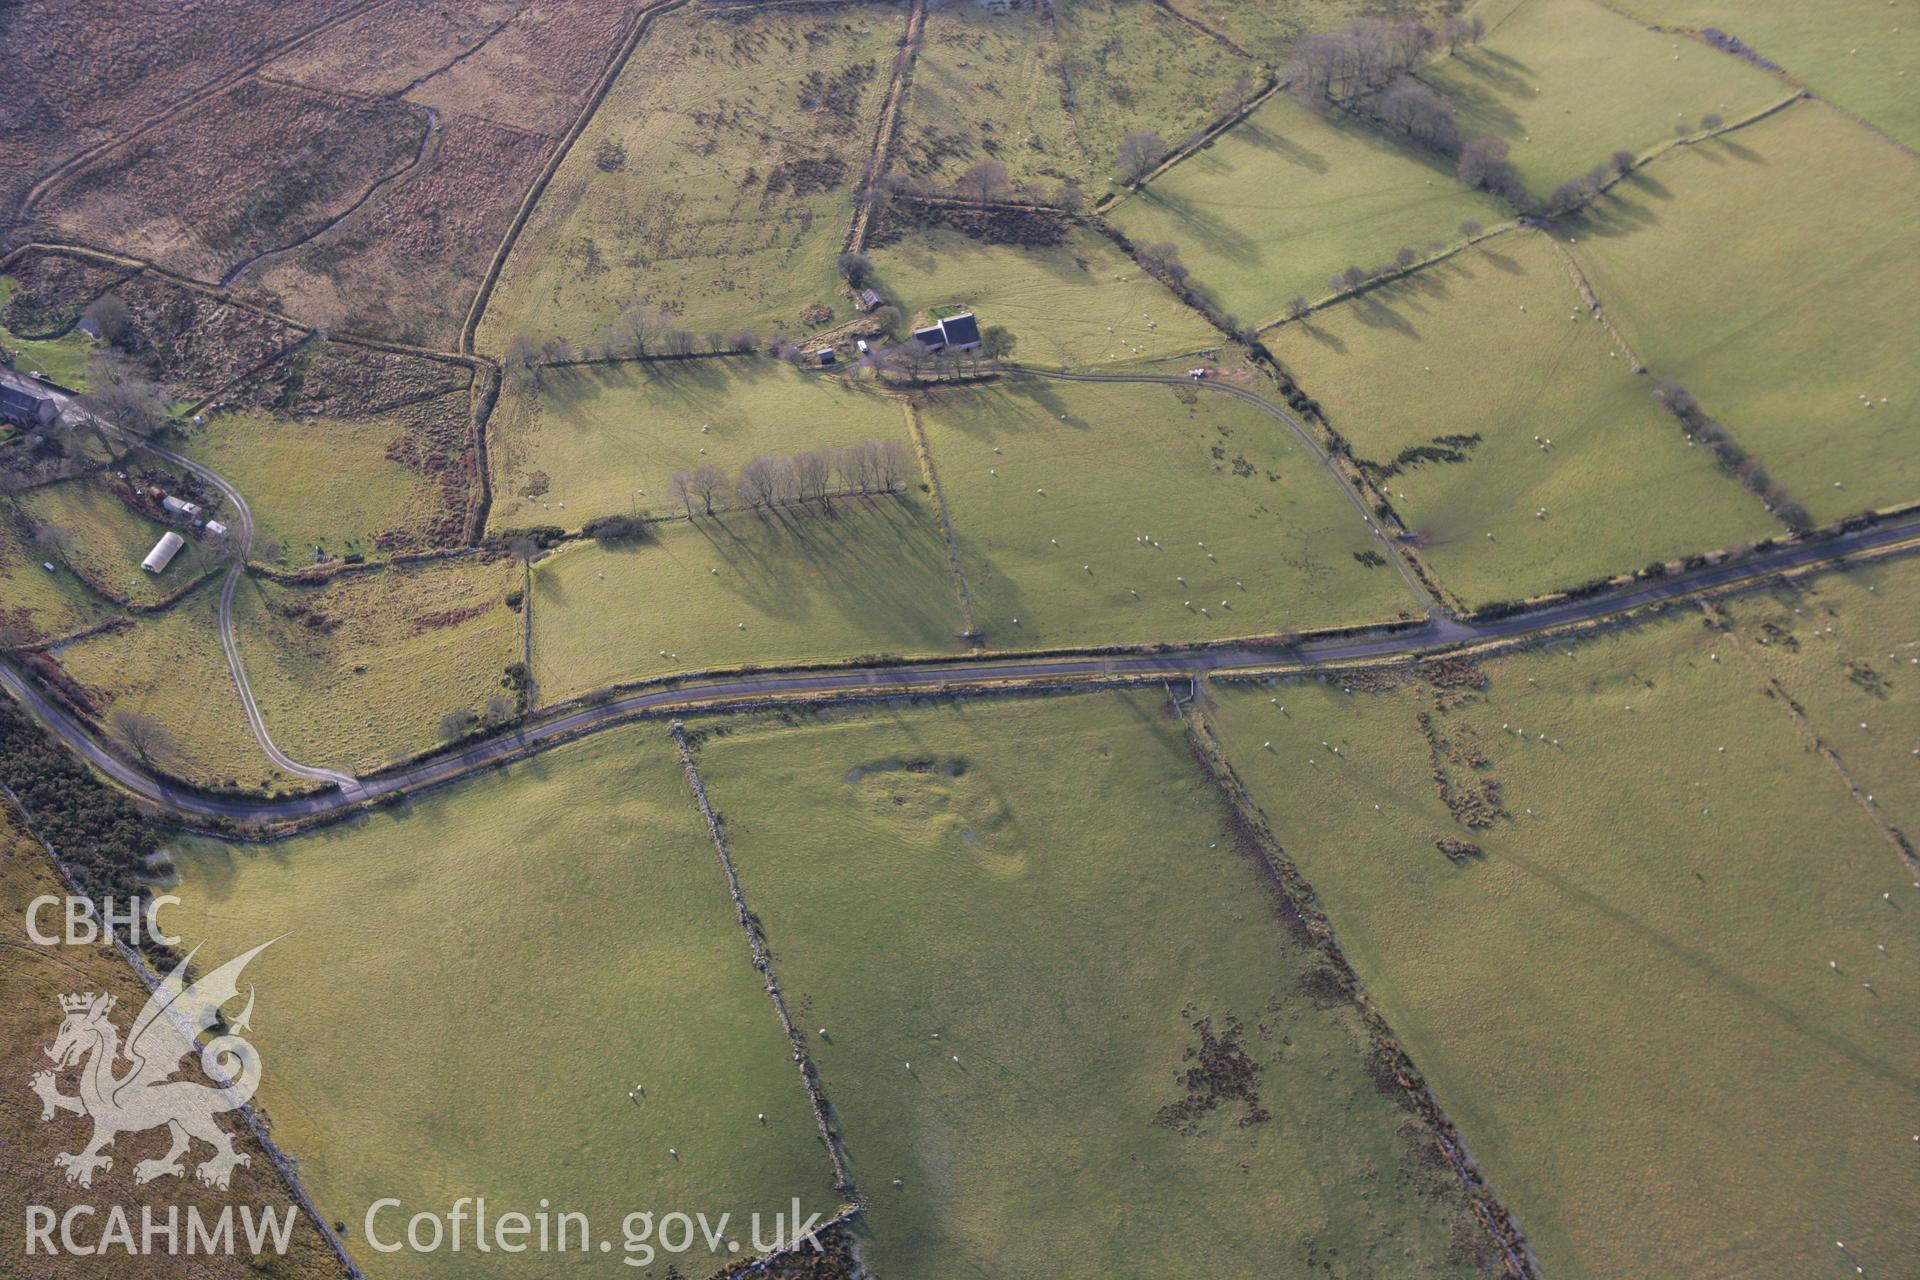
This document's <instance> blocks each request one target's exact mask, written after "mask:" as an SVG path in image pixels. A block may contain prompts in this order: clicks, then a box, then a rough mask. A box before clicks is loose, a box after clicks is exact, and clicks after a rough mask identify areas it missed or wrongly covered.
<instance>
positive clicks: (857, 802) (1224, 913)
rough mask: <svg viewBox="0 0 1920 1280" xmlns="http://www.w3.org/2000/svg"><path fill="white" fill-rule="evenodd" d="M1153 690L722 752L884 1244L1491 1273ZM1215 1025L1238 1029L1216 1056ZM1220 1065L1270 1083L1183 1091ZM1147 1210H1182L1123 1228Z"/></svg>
mask: <svg viewBox="0 0 1920 1280" xmlns="http://www.w3.org/2000/svg"><path fill="white" fill-rule="evenodd" d="M1163 706H1164V700H1162V699H1158V698H1153V697H1141V698H1139V699H1133V698H1129V697H1123V696H1122V695H1117V694H1116V695H1101V696H1098V697H1086V698H1075V699H1072V700H1070V701H1068V700H1051V701H1023V702H1003V703H996V704H992V705H987V704H972V705H970V706H964V707H963V706H947V707H942V708H938V709H914V710H910V711H898V710H888V711H882V712H878V713H875V714H873V715H863V716H853V715H847V714H842V715H827V716H820V717H813V718H810V720H809V721H808V722H807V723H804V724H801V725H776V724H773V723H770V722H761V723H759V724H757V725H753V726H752V727H750V728H742V729H730V730H729V731H726V732H725V734H724V736H719V737H717V738H716V739H715V740H712V741H709V742H708V743H707V744H705V745H703V746H702V748H701V749H700V753H699V761H700V767H701V770H702V773H703V775H704V776H705V778H706V782H707V787H708V794H709V796H710V797H711V799H712V801H713V803H714V804H715V806H716V807H717V808H718V809H719V810H720V811H721V812H722V813H723V814H724V815H725V816H726V820H727V825H726V830H727V833H728V838H729V841H730V844H731V847H732V851H733V856H734V860H735V862H736V863H737V864H738V866H739V868H740V878H741V884H742V887H743V889H744V890H745V893H746V897H747V903H748V906H749V907H751V908H752V909H753V910H754V911H755V913H756V914H757V915H759V917H760V918H761V920H762V922H763V924H764V925H765V927H766V930H767V934H768V940H769V943H770V945H771V946H772V948H773V953H774V964H775V972H776V973H777V975H778V976H779V979H780V982H781V984H782V986H783V987H784V989H785V990H786V992H787V998H788V1000H789V1001H793V1002H797V1003H798V1004H799V1005H801V1006H802V1007H804V1008H805V1009H806V1015H805V1018H804V1022H803V1025H804V1027H805V1029H806V1034H807V1036H808V1039H809V1040H810V1042H811V1046H810V1047H811V1052H812V1054H813V1055H814V1061H815V1064H816V1065H817V1066H818V1068H819V1070H820V1072H821V1075H822V1078H823V1081H824V1084H825V1088H826V1091H827V1096H828V1097H829V1098H830V1099H831V1100H832V1102H833V1106H834V1109H835V1111H836V1113H837V1114H838V1116H839V1119H840V1122H841V1124H842V1126H843V1130H844V1132H845V1134H846V1144H847V1150H848V1153H849V1156H850V1158H851V1161H852V1165H853V1171H854V1176H855V1178H856V1179H857V1180H858V1181H859V1183H860V1186H861V1188H862V1190H863V1191H864V1192H865V1193H866V1195H867V1196H868V1198H869V1199H870V1201H871V1205H872V1207H871V1208H870V1209H869V1210H868V1212H867V1214H866V1217H865V1220H864V1225H865V1227H866V1229H867V1232H868V1233H869V1234H868V1236H867V1239H866V1240H865V1242H864V1243H863V1253H864V1255H865V1257H866V1260H867V1261H868V1262H869V1264H870V1265H871V1266H872V1267H873V1268H874V1270H875V1271H877V1272H880V1273H882V1274H885V1275H889V1276H902V1277H906V1276H950V1275H974V1274H978V1275H987V1274H992V1275H1025V1276H1042V1275H1045V1276H1113V1275H1184V1274H1199V1273H1201V1272H1204V1274H1206V1275H1209V1276H1240V1275H1247V1276H1252V1275H1262V1276H1266V1275H1276V1274H1288V1275H1305V1274H1308V1273H1309V1272H1312V1273H1314V1274H1320V1273H1321V1271H1322V1267H1323V1266H1324V1267H1325V1268H1326V1274H1334V1275H1346V1276H1361V1275H1365V1276H1376V1277H1387V1276H1403V1275H1404V1276H1414V1275H1418V1276H1442V1275H1470V1274H1486V1275H1491V1274H1494V1272H1495V1270H1496V1268H1494V1267H1493V1266H1492V1265H1491V1261H1490V1260H1486V1263H1487V1264H1486V1265H1483V1266H1481V1267H1478V1268H1476V1267H1475V1266H1474V1265H1473V1263H1472V1262H1471V1261H1469V1260H1468V1258H1466V1257H1462V1256H1461V1254H1460V1252H1459V1250H1460V1248H1461V1247H1462V1246H1464V1247H1465V1248H1467V1249H1473V1248H1474V1247H1475V1246H1476V1245H1477V1246H1480V1247H1483V1248H1484V1246H1485V1237H1484V1236H1480V1237H1479V1238H1478V1239H1477V1240H1476V1238H1475V1237H1476V1234H1477V1228H1476V1227H1475V1226H1474V1224H1473V1221H1472V1218H1471V1216H1470V1211H1469V1210H1467V1209H1466V1207H1465V1205H1464V1203H1463V1199H1462V1196H1461V1193H1460V1189H1459V1185H1458V1183H1457V1182H1454V1181H1452V1179H1451V1175H1450V1174H1449V1173H1448V1172H1447V1171H1446V1169H1445V1167H1444V1165H1441V1164H1440V1162H1439V1161H1438V1160H1437V1159H1435V1158H1434V1148H1433V1145H1432V1140H1431V1138H1430V1137H1429V1136H1428V1135H1427V1134H1426V1133H1424V1132H1423V1131H1422V1130H1421V1128H1420V1126H1419V1125H1418V1124H1417V1122H1415V1121H1414V1120H1413V1119H1412V1117H1411V1116H1410V1114H1409V1113H1408V1111H1407V1110H1406V1109H1405V1107H1404V1104H1403V1103H1402V1102H1401V1098H1402V1097H1403V1095H1400V1094H1399V1093H1398V1092H1397V1091H1395V1090H1393V1089H1391V1088H1388V1089H1387V1090H1384V1091H1383V1090H1381V1089H1380V1088H1378V1087H1376V1085H1375V1082H1374V1080H1373V1078H1372V1076H1371V1075H1370V1074H1369V1066H1368V1058H1369V1052H1370V1049H1369V1045H1368V1042H1367V1034H1366V1031H1365V1029H1364V1027H1363V1026H1362V1025H1361V1023H1360V1022H1359V1020H1358V1018H1357V1017H1356V1016H1355V1014H1354V1010H1353V1008H1352V1006H1351V1005H1348V1004H1345V1003H1343V1002H1341V1001H1339V1000H1337V999H1329V998H1327V997H1325V996H1319V997H1316V996H1315V995H1313V994H1311V992H1312V991H1313V990H1315V986H1314V984H1315V981H1316V970H1317V967H1318V964H1319V961H1318V959H1317V957H1316V956H1315V955H1314V953H1313V952H1311V951H1309V950H1307V949H1306V948H1304V947H1303V946H1302V945H1301V944H1300V942H1299V941H1297V939H1296V935H1294V934H1292V933H1290V932H1289V931H1288V929H1287V926H1286V924H1285V923H1284V922H1283V920H1281V919H1277V918H1276V914H1277V912H1278V911H1279V909H1280V908H1279V907H1278V904H1277V903H1276V901H1275V899H1274V897H1273V896H1272V891H1271V889H1270V888H1269V886H1268V885H1267V884H1265V883H1263V881H1262V879H1261V877H1260V874H1259V873H1258V871H1257V870H1256V864H1255V863H1254V862H1253V861H1252V860H1251V858H1250V857H1249V856H1248V854H1247V853H1246V852H1245V851H1243V850H1242V849H1241V847H1240V846H1239V845H1238V844H1237V843H1236V840H1235V834H1234V830H1233V828H1232V827H1231V826H1230V820H1229V818H1228V815H1227V813H1226V812H1225V809H1224V807H1223V805H1222V804H1221V801H1220V799H1219V794H1218V792H1217V791H1216V790H1215V789H1214V788H1213V786H1212V784H1211V783H1210V782H1208V781H1207V780H1205V779H1204V777H1203V776H1202V775H1201V774H1200V773H1199V772H1198V770H1197V769H1196V768H1195V765H1194V762H1193V758H1192V756H1191V754H1190V753H1189V751H1188V749H1187V745H1186V742H1185V740H1184V737H1183V735H1182V733H1181V729H1180V725H1179V723H1178V722H1177V721H1173V720H1169V719H1167V718H1166V717H1165V715H1164V714H1163V710H1162V708H1163ZM1039 742H1044V743H1046V744H1047V748H1046V767H1045V768H1043V769H1041V768H1035V761H1034V758H1033V754H1032V752H1033V744H1035V743H1039ZM1320 976H1324V975H1320ZM1203 1024H1205V1025H1206V1027H1207V1029H1208V1030H1210V1031H1211V1033H1212V1035H1213V1036H1214V1037H1216V1038H1217V1040H1218V1041H1221V1042H1224V1043H1225V1045H1226V1046H1229V1047H1224V1048H1222V1047H1218V1046H1216V1049H1215V1051H1214V1052H1212V1053H1207V1054H1205V1055H1204V1056H1200V1057H1198V1058H1196V1054H1199V1053H1200V1052H1201V1049H1202V1044H1203V1039H1202V1030H1201V1028H1202V1025H1203ZM815 1028H824V1029H825V1031H826V1035H825V1036H820V1035H817V1034H815ZM936 1037H937V1038H936ZM956 1058H957V1061H956ZM1229 1063H1234V1064H1235V1065H1237V1066H1238V1067H1239V1069H1240V1070H1241V1071H1243V1072H1244V1073H1245V1074H1244V1075H1242V1076H1240V1077H1238V1078H1240V1079H1243V1080H1244V1081H1245V1082H1246V1084H1247V1085H1248V1086H1249V1087H1250V1092H1251V1093H1252V1095H1253V1096H1252V1097H1245V1096H1242V1097H1234V1096H1227V1095H1225V1094H1223V1093H1222V1092H1220V1091H1218V1090H1217V1088H1210V1087H1209V1086H1208V1085H1207V1084H1204V1083H1196V1082H1195V1081H1193V1080H1190V1079H1189V1078H1188V1073H1189V1072H1190V1071H1191V1072H1194V1073H1195V1074H1197V1075H1201V1076H1203V1078H1204V1076H1205V1074H1206V1073H1208V1072H1213V1073H1215V1074H1214V1076H1213V1079H1214V1080H1215V1081H1216V1083H1217V1084H1218V1083H1224V1081H1225V1080H1226V1079H1227V1078H1229V1072H1231V1071H1232V1067H1231V1066H1229V1065H1228V1064H1229ZM909 1064H910V1066H911V1070H909V1069H908V1065H909ZM1183 1101H1185V1102H1186V1103H1187V1104H1188V1106H1189V1108H1190V1109H1189V1110H1188V1112H1187V1113H1186V1114H1185V1115H1178V1114H1172V1115H1170V1114H1169V1109H1178V1108H1180V1107H1181V1104H1182V1103H1183ZM895 1179H899V1180H900V1183H901V1185H898V1186H896V1185H895ZM1148 1220H1151V1221H1155V1222H1159V1223H1162V1224H1178V1229H1164V1230H1153V1231H1147V1232H1139V1233H1135V1232H1127V1231H1117V1230H1116V1229H1115V1227H1116V1224H1119V1223H1124V1222H1128V1221H1142V1222H1144V1221H1148ZM1256 1222H1257V1223H1259V1224H1261V1225H1260V1228H1259V1229H1258V1230H1257V1231H1249V1230H1247V1225H1248V1224H1249V1223H1256ZM1196 1268H1197V1270H1196Z"/></svg>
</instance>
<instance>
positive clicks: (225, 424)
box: [191, 413, 433, 564]
mask: <svg viewBox="0 0 1920 1280" xmlns="http://www.w3.org/2000/svg"><path fill="white" fill-rule="evenodd" d="M393 434H394V431H393V424H391V423H383V422H378V421H374V422H326V421H315V420H306V421H301V422H278V421H275V420H274V419H273V418H272V417H271V416H270V415H267V414H261V413H244V414H221V415H220V416H219V417H216V418H214V419H212V420H211V421H210V422H209V424H208V425H207V427H206V428H204V429H203V430H200V431H197V432H196V433H195V435H194V442H193V448H192V450H191V452H192V454H193V456H194V457H196V458H198V459H199V460H200V461H202V462H204V463H206V464H207V465H208V466H210V467H212V468H214V470H216V471H218V472H219V473H220V474H221V475H223V476H225V477H226V478H227V479H228V480H230V481H232V482H233V483H234V484H235V485H237V486H238V487H239V489H240V491H241V492H242V493H245V494H246V495H247V501H248V503H249V505H251V506H252V507H253V510H254V514H255V517H256V519H257V520H258V522H259V527H260V531H261V532H262V533H264V534H266V535H267V536H268V537H269V538H272V539H274V540H275V541H276V542H278V543H279V544H280V545H281V546H282V548H283V549H286V550H288V551H290V552H291V553H292V556H293V561H294V563H296V564H300V563H304V562H305V561H306V559H307V556H306V555H305V554H304V553H306V552H307V551H309V550H311V549H312V548H313V547H314V546H315V545H316V544H321V545H324V546H326V547H327V548H328V549H329V550H330V551H333V552H336V553H338V552H366V551H369V550H371V549H372V548H373V543H374V538H375V536H376V535H377V534H378V533H379V532H380V531H382V530H384V529H386V528H388V527H390V526H391V525H392V524H393V523H394V522H395V521H396V519H400V518H403V516H404V513H405V512H406V510H407V508H408V507H409V506H411V505H413V504H414V503H415V502H416V501H425V502H430V501H431V500H432V497H433V490H432V488H431V487H430V486H427V485H425V484H423V483H422V482H421V481H420V478H419V477H418V476H416V475H415V474H414V473H413V472H411V471H409V470H407V468H406V467H404V466H401V465H400V464H399V463H397V462H394V461H392V460H391V459H389V458H388V457H387V456H386V452H385V451H386V447H387V445H388V443H389V442H390V441H391V440H392V438H393Z"/></svg>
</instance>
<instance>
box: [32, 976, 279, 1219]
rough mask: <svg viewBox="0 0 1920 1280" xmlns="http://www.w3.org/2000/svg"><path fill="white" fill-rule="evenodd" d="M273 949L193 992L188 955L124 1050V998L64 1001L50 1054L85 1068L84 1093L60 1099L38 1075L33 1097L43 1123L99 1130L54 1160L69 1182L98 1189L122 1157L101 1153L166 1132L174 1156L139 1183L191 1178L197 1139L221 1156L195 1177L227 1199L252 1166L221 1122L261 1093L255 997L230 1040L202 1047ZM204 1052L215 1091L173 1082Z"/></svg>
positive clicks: (44, 1075)
mask: <svg viewBox="0 0 1920 1280" xmlns="http://www.w3.org/2000/svg"><path fill="white" fill-rule="evenodd" d="M275 941H277V939H276V940H275ZM272 945H273V943H272V942H263V943H261V944H260V945H259V946H257V947H255V948H254V949H253V950H251V951H249V952H246V953H245V954H244V955H239V956H236V957H234V958H233V959H231V960H229V961H227V962H226V963H225V964H223V965H221V966H220V967H219V968H218V969H215V970H214V971H213V972H211V973H209V974H207V975H206V976H205V977H203V978H201V979H200V980H199V981H197V982H194V983H192V984H190V985H189V984H188V982H187V979H186V971H187V965H188V963H189V962H190V961H191V960H192V959H193V953H192V952H189V953H188V955H187V957H186V959H184V960H182V961H181V962H180V963H179V964H178V965H177V966H175V968H174V970H173V972H172V973H170V974H168V975H167V979H166V981H165V982H162V983H161V984H160V986H159V987H158V988H157V989H155V991H154V992H153V994H152V995H151V996H149V997H148V999H147V1004H146V1007H145V1008H143V1009H142V1010H141V1011H140V1016H139V1017H137V1018H135V1019H134V1020H133V1029H132V1031H131V1032H129V1033H128V1035H127V1039H126V1043H125V1045H122V1044H121V1041H120V1028H119V1027H117V1026H115V1025H114V1024H113V1022H112V1020H111V1019H110V1018H109V1017H108V1015H109V1014H110V1013H112V1012H113V1007H114V1005H115V1003H117V1001H116V999H115V997H113V996H109V995H94V994H93V993H91V992H88V993H87V994H84V995H66V996H61V997H60V1011H61V1013H62V1014H64V1015H65V1018H64V1020H63V1021H62V1022H61V1024H60V1034H59V1035H57V1036H55V1037H54V1039H53V1043H52V1044H51V1045H49V1046H47V1049H46V1054H47V1057H49V1058H51V1059H52V1060H53V1062H54V1065H55V1067H57V1068H59V1069H61V1070H65V1069H67V1068H70V1067H75V1066H78V1067H79V1068H80V1092H79V1093H78V1094H74V1095H68V1094H63V1093H61V1092H59V1091H58V1089H57V1088H56V1085H55V1076H54V1073H53V1072H52V1071H41V1072H37V1073H35V1075H34V1077H33V1091H34V1092H35V1093H37V1094H38V1095H40V1104H41V1109H40V1119H41V1120H42V1121H47V1120H51V1119H53V1118H54V1115H55V1113H56V1112H61V1111H70V1112H72V1113H74V1114H75V1115H84V1116H87V1117H90V1118H91V1119H92V1120H93V1140H92V1141H91V1142H89V1143H87V1145H86V1146H85V1147H84V1148H82V1149H81V1150H80V1151H79V1152H68V1153H63V1154H61V1155H57V1156H55V1157H54V1158H53V1162H54V1163H55V1164H56V1165H59V1166H60V1167H62V1168H64V1169H65V1170H66V1171H67V1181H68V1182H73V1183H78V1184H79V1185H80V1186H83V1187H91V1186H92V1185H93V1175H94V1173H95V1171H96V1170H107V1169H111V1168H113V1157H112V1156H109V1155H104V1154H102V1153H103V1152H104V1151H105V1149H106V1148H108V1147H110V1146H112V1145H113V1140H114V1138H116V1137H117V1136H119V1135H120V1134H123V1133H139V1132H142V1131H144V1130H147V1129H157V1128H159V1127H160V1126H162V1125H165V1126H166V1128H167V1130H168V1132H169V1133H170V1134H171V1135H172V1137H173V1146H172V1147H171V1148H170V1149H169V1150H168V1151H167V1153H166V1155H164V1156H162V1157H160V1158H159V1159H157V1160H142V1161H140V1163H139V1164H137V1165H135V1166H134V1168H133V1180H134V1181H135V1182H138V1183H147V1182H152V1181H153V1180H154V1179H155V1178H163V1177H175V1178H177V1177H181V1176H183V1175H184V1174H185V1173H186V1166H185V1165H184V1164H183V1163H181V1159H180V1157H182V1156H184V1155H186V1154H187V1153H188V1150H189V1149H190V1147H191V1146H192V1140H193V1139H196V1138H197V1139H199V1140H200V1141H201V1142H204V1143H206V1144H208V1145H209V1146H211V1147H212V1148H213V1155H212V1156H211V1157H209V1158H208V1159H206V1160H203V1161H201V1163H200V1165H199V1167H198V1168H196V1169H195V1170H194V1176H195V1177H196V1178H198V1179H199V1180H200V1181H201V1182H203V1183H205V1184H206V1185H207V1186H209V1187H219V1188H221V1189H223V1190H224V1189H225V1188H226V1186H227V1182H228V1180H229V1179H230V1178H231V1177H232V1176H233V1171H234V1169H235V1168H237V1167H239V1166H242V1165H246V1164H249V1163H251V1161H250V1159H249V1157H248V1156H246V1155H245V1154H243V1153H241V1152H238V1151H235V1150H234V1149H233V1139H232V1138H231V1137H229V1136H228V1135H227V1134H226V1132H225V1131H224V1130H222V1129H221V1128H220V1126H219V1124H217V1123H216V1122H215V1117H216V1116H218V1115H219V1114H220V1113H221V1112H223V1111H232V1110H234V1109H236V1108H238V1107H241V1106H244V1105H245V1104H246V1102H247V1100H248V1099H249V1098H251V1097H253V1093H254V1090H255V1089H257V1088H259V1086H260V1054H259V1051H258V1050H256V1049H255V1048H254V1047H253V1046H252V1045H251V1044H249V1043H248V1042H247V1041H246V1040H245V1039H243V1038H242V1036H241V1034H240V1033H241V1032H244V1031H246V1030H247V1029H248V1027H249V1025H250V1023H251V1021H252V1017H253V988H252V987H248V989H247V1005H246V1008H245V1009H243V1010H242V1011H241V1013H240V1016H239V1017H238V1018H236V1019H234V1021H233V1022H232V1023H230V1024H229V1025H228V1027H227V1029H226V1031H225V1033H224V1034H221V1035H218V1036H215V1037H214V1038H213V1039H211V1040H209V1041H207V1043H206V1044H205V1045H200V1044H199V1039H200V1035H201V1033H202V1032H205V1031H208V1030H210V1029H211V1028H212V1027H213V1024H214V1023H215V1022H216V1021H218V1019H219V1017H220V1009H221V1007H222V1006H223V1005H225V1004H227V1003H228V1002H229V1001H232V1000H236V999H238V998H239V996H240V987H239V981H240V972H241V970H243V969H245V968H246V967H247V962H248V961H250V960H252V959H253V958H254V957H255V956H257V955H259V954H260V953H261V952H262V951H264V950H266V949H267V948H268V947H269V946H272ZM195 950H198V948H195ZM196 1048H198V1049H199V1051H200V1066H201V1068H202V1069H203V1070H204V1071H205V1072H206V1073H207V1076H208V1077H209V1078H210V1079H212V1080H214V1081H215V1082H216V1084H213V1085H206V1084H200V1083H198V1082H196V1081H192V1080H175V1079H174V1078H173V1077H174V1076H175V1075H176V1074H177V1073H178V1072H179V1071H180V1070H181V1059H183V1058H185V1057H186V1056H187V1055H188V1054H190V1053H192V1052H193V1051H194V1050H195V1049H196ZM123 1061H124V1063H125V1066H124V1069H123V1068H122V1063H123Z"/></svg>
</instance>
